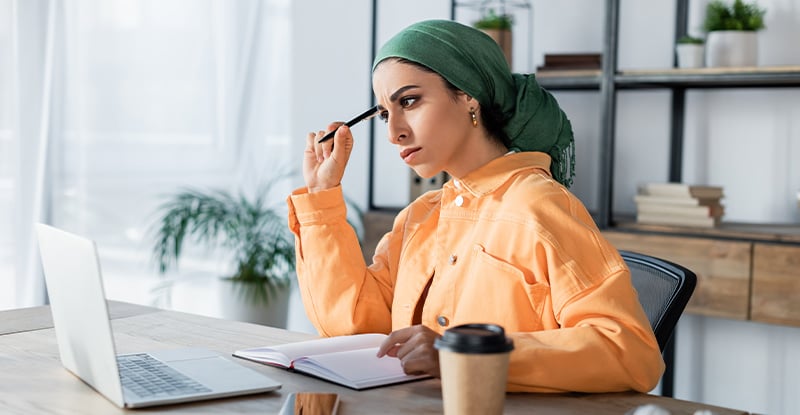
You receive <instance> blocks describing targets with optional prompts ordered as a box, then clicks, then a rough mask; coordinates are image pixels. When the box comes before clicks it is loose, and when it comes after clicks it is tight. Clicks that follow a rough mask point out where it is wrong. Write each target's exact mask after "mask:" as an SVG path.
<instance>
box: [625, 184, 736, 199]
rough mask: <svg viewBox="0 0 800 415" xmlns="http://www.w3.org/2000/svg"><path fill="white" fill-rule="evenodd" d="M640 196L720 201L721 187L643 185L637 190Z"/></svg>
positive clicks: (721, 195)
mask: <svg viewBox="0 0 800 415" xmlns="http://www.w3.org/2000/svg"><path fill="white" fill-rule="evenodd" d="M639 193H640V194H645V195H650V196H665V197H696V198H700V199H721V198H722V197H723V192H722V187H721V186H701V185H690V184H685V183H645V184H643V185H641V186H640V188H639Z"/></svg>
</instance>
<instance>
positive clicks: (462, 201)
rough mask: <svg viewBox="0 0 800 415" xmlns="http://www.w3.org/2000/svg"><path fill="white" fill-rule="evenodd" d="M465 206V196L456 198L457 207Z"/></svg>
mask: <svg viewBox="0 0 800 415" xmlns="http://www.w3.org/2000/svg"><path fill="white" fill-rule="evenodd" d="M463 204H464V196H461V195H458V196H456V206H458V207H461V205H463Z"/></svg>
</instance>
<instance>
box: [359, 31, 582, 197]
mask: <svg viewBox="0 0 800 415" xmlns="http://www.w3.org/2000/svg"><path fill="white" fill-rule="evenodd" d="M393 57H395V58H404V59H407V60H410V61H412V62H416V63H419V64H421V65H424V66H426V67H428V68H430V69H432V70H433V71H435V72H436V73H438V74H439V75H441V76H442V77H443V78H444V79H446V80H447V81H448V82H450V83H451V84H453V85H454V86H455V87H456V88H458V89H460V90H462V91H464V92H466V93H467V94H468V95H470V96H472V97H473V98H475V99H477V100H478V102H479V103H480V104H481V106H483V107H484V108H487V107H494V106H497V107H498V108H500V110H501V111H502V113H503V114H504V116H505V118H506V120H507V123H506V126H505V132H506V133H507V134H508V137H509V139H510V140H511V148H510V150H515V151H542V152H545V153H548V154H549V155H550V157H551V158H552V163H551V165H550V170H551V171H552V174H553V177H554V178H555V179H556V180H558V181H559V182H560V183H562V184H563V185H565V186H567V187H569V186H570V185H571V184H572V178H573V176H574V175H575V141H574V138H573V136H572V125H571V124H570V122H569V119H567V116H566V114H564V111H562V110H561V108H560V107H559V105H558V102H556V99H555V98H554V97H553V96H552V95H551V94H550V93H549V92H547V91H546V90H544V89H543V88H542V87H541V86H539V83H538V82H536V77H535V76H534V75H532V74H531V75H524V74H512V73H511V70H510V69H509V68H508V64H507V63H506V60H505V57H504V56H503V52H502V51H501V50H500V47H499V46H498V45H497V43H495V41H494V40H492V38H490V37H489V36H488V35H486V34H485V33H483V32H481V31H480V30H478V29H475V28H472V27H470V26H466V25H463V24H461V23H458V22H454V21H451V20H426V21H422V22H418V23H415V24H412V25H411V26H409V27H407V28H405V29H403V30H402V31H401V32H400V33H398V34H396V35H395V36H394V37H392V38H391V39H389V41H388V42H386V44H384V45H383V47H381V49H380V50H379V51H378V54H377V56H376V57H375V62H373V64H372V70H373V71H374V70H375V67H376V66H378V64H379V63H380V62H381V61H383V60H384V59H386V58H393Z"/></svg>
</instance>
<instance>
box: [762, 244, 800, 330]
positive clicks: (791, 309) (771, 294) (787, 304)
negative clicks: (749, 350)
mask: <svg viewBox="0 0 800 415" xmlns="http://www.w3.org/2000/svg"><path fill="white" fill-rule="evenodd" d="M751 318H752V319H753V320H754V321H762V322H766V323H776V324H785V325H792V326H800V246H789V245H771V244H764V243H756V244H755V248H754V251H753V304H752V312H751Z"/></svg>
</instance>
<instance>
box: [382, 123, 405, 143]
mask: <svg viewBox="0 0 800 415" xmlns="http://www.w3.org/2000/svg"><path fill="white" fill-rule="evenodd" d="M387 129H388V133H389V142H390V143H392V144H400V142H401V141H403V139H405V138H406V137H408V126H407V125H406V123H405V121H404V120H402V119H401V117H390V118H389V120H388V121H387Z"/></svg>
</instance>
